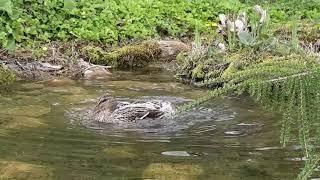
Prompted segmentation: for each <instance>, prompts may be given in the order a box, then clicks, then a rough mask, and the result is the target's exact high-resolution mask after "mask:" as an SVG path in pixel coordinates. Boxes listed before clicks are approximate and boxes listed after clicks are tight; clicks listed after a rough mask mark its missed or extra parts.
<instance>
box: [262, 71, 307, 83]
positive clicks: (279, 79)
mask: <svg viewBox="0 0 320 180" xmlns="http://www.w3.org/2000/svg"><path fill="white" fill-rule="evenodd" d="M311 73H312V72H304V73H299V74H294V75H291V76H285V77H279V78H276V79H271V80H268V81H266V82H277V81H282V80H286V79H288V78H294V77H300V76H305V75H308V74H311Z"/></svg>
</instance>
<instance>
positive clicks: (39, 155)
mask: <svg viewBox="0 0 320 180" xmlns="http://www.w3.org/2000/svg"><path fill="white" fill-rule="evenodd" d="M104 93H110V94H112V95H113V96H115V97H117V98H130V99H132V98H147V99H148V98H149V99H154V98H162V99H163V98H167V99H168V100H169V101H174V102H176V103H183V102H185V101H188V100H191V99H195V98H198V97H201V96H203V95H204V94H205V93H206V92H205V90H200V89H196V88H192V87H189V86H185V85H182V84H180V83H176V82H174V80H173V79H172V78H171V75H168V74H167V73H166V72H157V73H150V72H143V73H139V72H135V73H128V72H118V73H115V75H114V78H112V79H111V80H108V81H80V82H75V81H71V80H59V81H50V82H39V83H30V82H19V83H18V84H16V86H15V87H14V89H13V90H12V91H10V92H7V93H4V94H2V96H0V179H10V178H11V179H130V178H131V179H152V178H153V179H221V180H224V179H226V180H233V179H268V180H269V179H293V178H294V177H295V176H296V174H297V172H298V171H299V168H301V166H302V163H303V161H302V160H301V159H300V158H301V154H300V151H298V148H296V147H289V148H287V149H280V148H279V133H278V132H279V128H278V125H277V122H278V120H277V119H278V118H279V117H277V116H276V115H275V114H271V113H268V112H265V111H263V110H262V109H260V108H259V107H257V106H256V104H254V103H253V102H252V101H251V100H250V99H248V98H246V97H243V98H240V99H239V98H234V97H225V98H221V99H217V100H215V101H213V102H210V103H208V104H206V105H205V106H203V107H199V108H196V109H194V110H192V111H190V112H187V113H184V114H181V116H179V117H176V118H175V119H174V120H175V121H170V123H168V121H164V122H159V123H160V125H162V126H163V125H165V127H164V128H162V129H161V131H160V132H161V133H158V132H159V131H156V133H155V129H156V130H158V128H154V129H152V128H150V127H147V128H145V127H144V128H141V127H142V126H139V128H137V127H135V128H131V129H130V128H129V129H128V128H112V127H110V126H107V127H106V126H101V125H92V124H90V125H91V126H90V127H91V128H88V126H86V125H84V124H83V123H81V121H80V120H79V119H78V120H77V118H68V117H67V116H65V115H66V112H68V111H70V110H77V109H78V110H81V109H84V108H87V107H90V106H91V105H93V104H94V102H95V100H96V99H97V98H98V97H99V96H101V95H103V94H104ZM73 112H76V111H73ZM78 115H80V116H81V113H79V114H78ZM80 116H78V117H80Z"/></svg>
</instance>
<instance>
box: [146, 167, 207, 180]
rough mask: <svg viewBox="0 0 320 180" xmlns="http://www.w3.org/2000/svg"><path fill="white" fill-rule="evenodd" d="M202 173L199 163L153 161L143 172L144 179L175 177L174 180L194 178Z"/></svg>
mask: <svg viewBox="0 0 320 180" xmlns="http://www.w3.org/2000/svg"><path fill="white" fill-rule="evenodd" d="M202 174H203V169H202V168H201V167H200V166H199V165H193V164H175V163H154V164H150V165H149V166H148V167H147V168H146V169H145V170H144V172H143V178H144V179H160V180H162V179H163V180H165V179H175V180H196V179H199V176H200V175H202Z"/></svg>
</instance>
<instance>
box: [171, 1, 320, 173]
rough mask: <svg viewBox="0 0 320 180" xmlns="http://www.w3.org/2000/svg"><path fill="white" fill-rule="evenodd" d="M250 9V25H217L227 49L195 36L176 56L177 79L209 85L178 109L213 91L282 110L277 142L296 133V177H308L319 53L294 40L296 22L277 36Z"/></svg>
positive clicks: (313, 163)
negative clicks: (299, 159)
mask: <svg viewBox="0 0 320 180" xmlns="http://www.w3.org/2000/svg"><path fill="white" fill-rule="evenodd" d="M256 10H257V12H258V14H259V15H258V17H259V18H256V21H255V20H254V19H251V26H250V27H252V28H253V29H252V30H251V31H250V30H248V29H247V28H244V30H239V31H236V30H231V28H230V27H232V26H225V27H224V28H225V29H223V30H222V31H224V32H222V35H224V36H227V37H226V38H224V39H227V41H226V42H224V43H227V48H228V49H227V51H228V52H226V51H222V50H221V49H218V48H216V46H209V47H204V46H201V44H199V42H198V43H196V44H197V45H196V46H195V48H194V49H193V51H192V52H189V53H187V54H184V55H181V56H180V58H179V63H180V68H179V69H178V71H177V77H178V78H179V79H180V80H182V81H184V82H188V83H192V84H194V85H197V86H201V87H210V88H213V90H212V91H211V92H210V93H209V94H208V95H207V96H206V97H203V98H201V99H199V100H198V101H196V102H194V103H191V104H188V105H185V106H183V107H181V110H186V109H188V108H191V107H193V106H195V105H199V104H201V103H205V102H206V101H208V100H210V99H213V98H215V97H217V96H223V95H228V94H232V93H233V94H249V95H250V96H252V97H254V98H255V99H256V100H257V102H259V103H261V104H262V105H263V106H265V107H266V108H268V109H270V110H273V111H278V112H281V113H282V114H283V120H282V129H281V144H282V145H283V147H285V146H287V145H288V144H290V143H296V142H295V141H296V139H294V138H291V137H299V138H298V142H299V143H300V146H301V147H302V149H304V155H305V157H306V159H307V160H306V165H305V168H304V169H303V171H302V172H301V173H300V174H299V177H298V179H308V178H310V176H311V175H312V173H313V170H315V169H316V168H317V166H318V164H319V161H320V154H319V152H317V149H316V148H315V147H316V145H317V144H318V143H319V140H320V138H319V137H320V134H319V127H318V124H319V121H320V116H319V110H320V109H319V106H318V104H319V103H320V94H319V93H318V89H319V82H320V66H319V62H320V57H319V55H318V54H316V53H317V52H312V51H309V50H308V49H304V48H303V47H301V46H300V43H299V38H298V37H297V36H298V35H297V28H298V27H297V26H296V27H294V28H293V29H292V35H291V38H290V39H288V40H286V41H281V40H280V38H281V37H276V35H275V34H272V32H270V28H269V27H268V26H267V25H268V23H267V20H266V18H264V15H263V13H260V11H263V9H261V7H258V6H256ZM238 17H239V16H238ZM263 18H264V19H263ZM222 19H224V18H222ZM238 20H239V19H238ZM238 23H239V22H238ZM221 24H222V25H223V23H221ZM240 24H241V23H240ZM241 27H242V26H241ZM248 27H249V25H248ZM232 28H234V27H232Z"/></svg>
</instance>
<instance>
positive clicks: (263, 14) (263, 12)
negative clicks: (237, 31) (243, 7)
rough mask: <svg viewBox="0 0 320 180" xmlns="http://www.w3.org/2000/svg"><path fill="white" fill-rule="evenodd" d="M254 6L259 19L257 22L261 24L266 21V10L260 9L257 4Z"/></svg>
mask: <svg viewBox="0 0 320 180" xmlns="http://www.w3.org/2000/svg"><path fill="white" fill-rule="evenodd" d="M254 8H255V10H256V12H257V13H258V14H259V15H260V21H259V22H260V23H261V24H262V23H264V22H266V20H267V11H266V10H264V9H262V7H261V6H259V5H255V6H254Z"/></svg>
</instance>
